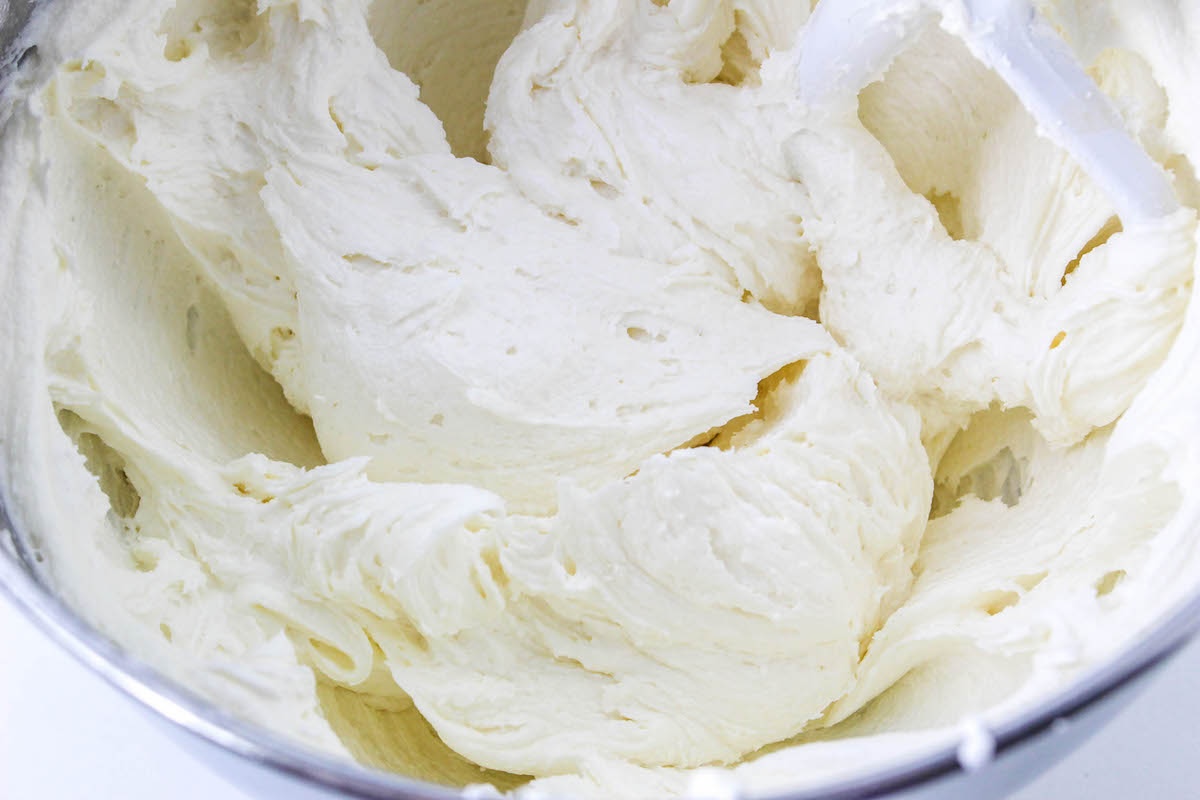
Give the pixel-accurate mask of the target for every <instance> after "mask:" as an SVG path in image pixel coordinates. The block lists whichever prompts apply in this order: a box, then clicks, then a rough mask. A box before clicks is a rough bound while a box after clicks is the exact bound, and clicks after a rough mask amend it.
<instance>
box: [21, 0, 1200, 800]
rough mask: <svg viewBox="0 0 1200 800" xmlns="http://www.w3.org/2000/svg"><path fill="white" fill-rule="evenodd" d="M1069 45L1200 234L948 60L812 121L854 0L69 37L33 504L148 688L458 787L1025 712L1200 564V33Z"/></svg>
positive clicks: (731, 758) (1151, 16) (26, 268)
mask: <svg viewBox="0 0 1200 800" xmlns="http://www.w3.org/2000/svg"><path fill="white" fill-rule="evenodd" d="M1042 5H1043V6H1044V8H1043V9H1042V11H1043V13H1044V14H1045V15H1046V16H1047V18H1048V19H1050V20H1051V21H1052V22H1053V23H1054V24H1056V25H1058V26H1059V27H1060V28H1061V30H1062V31H1063V33H1064V35H1065V36H1066V38H1067V39H1068V41H1069V42H1070V43H1071V44H1072V46H1073V47H1075V48H1076V52H1077V54H1078V55H1079V57H1080V58H1081V60H1083V61H1084V62H1085V63H1086V64H1087V65H1088V66H1089V67H1090V68H1091V69H1092V71H1093V73H1094V74H1095V75H1096V76H1097V78H1098V80H1099V82H1100V84H1101V85H1102V87H1103V88H1104V89H1105V90H1106V91H1107V92H1109V93H1110V94H1111V95H1112V96H1113V97H1114V99H1115V100H1116V102H1117V105H1118V107H1119V108H1120V109H1121V111H1122V113H1123V115H1124V116H1125V118H1126V120H1127V122H1128V124H1129V127H1130V129H1131V130H1132V131H1134V132H1135V133H1136V135H1137V136H1138V137H1139V139H1140V141H1141V142H1142V143H1143V145H1144V146H1145V147H1146V149H1147V151H1148V152H1149V153H1150V154H1151V155H1152V156H1153V157H1154V158H1155V159H1156V160H1158V161H1159V163H1160V164H1162V165H1163V167H1164V169H1167V170H1168V171H1169V172H1170V173H1171V175H1172V177H1173V180H1174V182H1175V185H1176V188H1177V191H1178V193H1179V195H1180V198H1181V200H1182V201H1183V202H1184V206H1185V207H1184V208H1183V210H1181V211H1180V212H1178V213H1177V214H1175V215H1173V216H1171V217H1169V218H1167V219H1163V220H1159V221H1156V222H1153V223H1146V224H1143V225H1140V226H1136V227H1129V228H1122V227H1121V226H1120V223H1119V221H1117V220H1116V219H1114V218H1113V215H1112V211H1111V208H1110V207H1109V205H1108V202H1107V200H1106V199H1105V198H1104V196H1103V195H1102V194H1101V193H1100V192H1099V191H1098V190H1097V189H1096V188H1095V187H1094V186H1093V185H1092V184H1091V182H1090V181H1089V180H1088V179H1087V178H1086V177H1085V176H1084V175H1083V174H1082V173H1080V171H1079V170H1078V169H1077V168H1076V167H1075V166H1074V165H1073V162H1072V161H1071V160H1070V158H1069V157H1068V156H1067V155H1066V154H1064V153H1062V152H1060V151H1058V150H1057V149H1056V148H1055V147H1054V146H1053V145H1051V144H1049V143H1048V142H1047V141H1045V140H1043V139H1041V138H1039V137H1038V135H1037V131H1036V129H1035V126H1034V124H1033V122H1032V121H1031V120H1030V119H1029V118H1028V117H1027V115H1025V113H1024V111H1023V110H1022V109H1021V107H1020V105H1019V103H1018V102H1017V101H1016V99H1015V98H1014V97H1013V96H1012V95H1011V93H1010V92H1009V91H1008V89H1007V88H1006V87H1005V86H1004V85H1003V84H1002V83H1001V82H1000V81H999V80H998V79H997V78H995V76H993V75H991V74H990V73H988V72H987V71H986V70H985V69H983V68H982V67H980V66H979V65H978V64H976V63H975V62H974V61H973V60H972V58H971V56H970V55H969V54H968V53H967V51H966V50H965V48H964V47H963V46H962V45H961V44H959V43H958V42H956V41H955V40H954V39H953V38H952V37H950V36H949V35H948V34H946V33H944V32H941V31H939V30H931V31H929V32H927V33H926V34H924V35H923V36H922V37H921V38H920V40H919V41H916V42H914V43H913V46H912V48H911V50H910V51H909V52H907V53H905V54H904V55H903V56H902V57H901V58H900V59H899V60H898V61H897V63H896V64H894V65H893V66H892V68H891V69H890V70H889V71H888V73H887V75H886V76H885V77H883V78H882V80H880V81H879V82H877V83H875V84H873V85H872V86H871V87H869V88H868V89H867V90H866V91H865V92H864V93H863V96H862V97H861V98H860V103H859V108H858V113H857V115H856V116H849V117H842V116H831V115H828V114H826V115H818V116H813V115H812V114H811V113H810V111H811V110H810V109H805V108H803V107H801V106H800V105H799V104H798V103H797V102H796V101H795V100H794V92H793V90H792V86H791V80H792V78H791V74H792V72H791V65H792V64H793V63H794V60H795V57H796V53H797V48H798V47H802V46H803V44H802V42H803V39H802V34H803V29H804V25H805V23H806V21H807V19H808V15H809V7H808V5H807V4H805V3H791V2H787V3H785V2H774V0H671V2H669V3H667V2H661V3H660V2H651V0H536V1H535V2H532V3H529V4H522V3H519V2H507V0H506V1H505V2H495V3H483V2H477V1H476V0H427V1H426V2H408V0H394V1H393V0H374V2H367V0H270V1H268V0H260V2H251V1H250V0H186V1H185V0H179V2H172V0H105V2H102V3H95V2H87V3H85V2H64V3H61V4H58V5H56V6H54V8H53V9H52V14H53V16H50V17H47V20H46V21H45V22H46V23H47V24H44V25H43V26H42V27H43V29H44V30H46V31H48V33H47V34H46V35H45V36H44V37H43V38H42V39H41V40H39V42H38V50H37V53H36V55H33V56H30V57H28V58H27V59H25V61H24V64H23V66H22V67H21V70H20V71H19V72H18V73H17V74H16V75H15V76H14V78H13V81H12V83H11V84H10V85H9V86H8V88H7V89H6V90H5V94H4V101H3V103H4V105H3V107H2V114H3V116H0V120H2V125H3V128H2V134H0V226H2V227H3V229H4V230H6V231H12V232H14V235H13V236H11V237H8V238H7V239H6V240H5V242H4V244H3V250H0V267H2V271H0V275H2V276H3V281H4V288H5V289H6V290H7V295H8V296H9V297H10V298H12V299H13V302H11V303H10V304H9V306H8V307H7V310H6V311H5V313H4V315H0V322H2V324H3V329H2V330H0V346H2V347H3V358H2V360H0V364H2V365H3V375H4V378H5V381H6V385H7V386H9V387H13V388H12V389H11V391H9V392H8V393H7V394H6V395H5V396H4V397H3V400H2V404H0V410H2V411H3V414H0V425H2V427H0V443H2V445H3V458H2V459H0V470H2V473H0V474H2V476H3V484H4V488H5V492H6V496H5V501H6V504H7V506H8V507H9V508H10V509H11V510H12V514H13V516H14V519H16V520H17V521H18V522H19V523H20V525H21V527H22V528H23V529H24V530H26V531H27V532H28V533H29V534H30V536H31V540H32V545H33V547H34V548H35V549H36V550H37V552H38V554H39V555H40V556H41V557H42V558H43V559H44V569H45V570H46V572H47V577H48V579H49V580H51V581H53V583H54V585H55V586H56V587H58V588H59V590H60V591H61V592H62V594H63V595H64V596H65V597H66V598H67V599H68V600H69V601H70V602H72V603H73V604H74V605H75V606H76V607H77V608H78V609H80V611H81V613H83V614H84V615H85V616H87V618H88V619H90V620H91V621H93V622H94V623H95V624H97V625H98V626H100V627H102V628H103V629H104V630H105V631H107V632H109V633H110V634H111V635H112V636H114V637H115V638H117V639H118V640H119V641H120V642H122V643H123V644H124V645H125V646H127V647H129V648H131V649H133V650H135V651H136V652H138V653H139V654H141V655H142V656H143V657H145V658H147V659H148V660H151V661H152V662H153V663H155V664H156V665H158V666H160V667H161V668H162V669H164V670H167V671H169V672H170V673H171V674H173V675H174V676H176V677H177V678H179V679H180V680H182V681H184V682H185V683H187V684H188V685H190V686H191V687H193V688H195V689H196V690H198V691H200V692H202V693H203V694H204V695H206V696H208V697H210V698H213V699H215V700H216V701H217V702H219V703H222V704H224V705H226V706H228V707H230V708H233V709H235V710H236V711H237V712H238V713H240V714H243V715H244V716H246V717H248V718H250V719H252V720H254V721H257V722H261V723H263V724H266V725H269V726H272V727H274V728H276V729H278V730H280V731H283V732H286V733H287V734H288V735H291V736H293V737H296V738H299V739H300V740H302V741H304V742H306V743H308V744H310V745H313V746H316V747H319V748H322V749H324V750H326V751H331V752H335V753H341V754H343V755H350V756H353V757H355V758H357V759H359V760H360V761H362V762H364V763H367V764H370V765H374V766H381V767H385V768H389V769H394V770H398V771H401V772H405V773H407V774H411V775H414V776H418V777H422V778H427V779H430V780H433V781H437V782H442V783H447V784H450V785H455V786H464V785H467V784H473V783H482V784H489V785H491V786H492V787H494V788H496V789H497V790H509V789H515V790H517V791H529V792H536V791H538V790H545V791H550V792H564V793H567V794H571V793H574V794H580V795H589V794H593V795H597V796H623V797H638V796H643V795H662V794H680V793H685V792H686V791H687V790H688V786H689V781H691V780H693V778H695V776H697V775H698V776H700V778H699V779H703V778H704V776H705V775H708V773H704V772H700V773H695V772H694V771H693V770H694V768H699V767H711V766H713V765H717V766H721V767H728V768H730V769H732V770H733V772H732V773H731V776H729V777H730V779H731V780H733V781H735V782H739V783H742V784H744V785H745V786H747V787H748V788H750V789H755V790H764V791H765V790H768V789H785V788H794V787H796V786H798V785H800V784H804V783H812V782H819V781H820V780H822V779H824V778H827V777H829V776H831V775H836V774H842V773H844V772H845V771H848V770H853V769H856V768H861V767H862V765H863V764H864V763H869V764H871V765H880V764H883V763H885V762H888V761H890V760H894V759H897V758H901V757H903V756H904V755H905V754H907V753H911V752H913V751H914V750H916V749H920V748H923V747H928V746H930V744H931V743H935V742H938V741H941V738H943V737H946V736H952V735H953V730H954V728H953V726H954V725H955V724H956V723H957V722H958V721H959V720H961V719H962V718H963V717H964V716H965V715H971V714H984V713H987V714H1003V713H1007V712H1008V711H1011V710H1012V709H1013V708H1017V707H1019V706H1020V705H1021V704H1023V703H1027V702H1030V701H1031V700H1033V699H1036V698H1037V697H1038V696H1039V693H1041V692H1045V691H1049V690H1052V689H1053V688H1055V687H1057V686H1060V685H1061V684H1062V682H1063V681H1064V680H1066V679H1068V678H1069V677H1071V676H1073V675H1075V674H1077V673H1078V672H1079V671H1081V670H1083V669H1085V668H1086V667H1088V666H1090V665H1092V664H1094V663H1097V662H1098V661H1100V660H1102V659H1103V658H1106V657H1108V656H1109V655H1111V653H1112V652H1113V651H1114V650H1115V649H1116V648H1117V647H1119V646H1120V645H1121V644H1122V643H1123V642H1124V641H1126V640H1127V638H1128V637H1131V636H1133V635H1135V634H1136V633H1137V632H1139V631H1141V630H1143V629H1144V628H1145V626H1146V625H1147V624H1148V623H1149V622H1150V621H1151V620H1153V619H1154V618H1155V616H1156V615H1157V614H1158V613H1160V612H1161V611H1162V609H1163V608H1165V607H1166V606H1167V605H1168V604H1169V603H1170V602H1171V601H1172V600H1173V599H1175V598H1177V597H1179V596H1180V594H1181V593H1182V592H1184V591H1185V590H1186V589H1187V588H1188V587H1190V586H1193V585H1195V584H1196V583H1197V577H1196V572H1197V568H1198V567H1200V559H1198V558H1197V554H1196V552H1195V550H1196V548H1195V545H1194V542H1193V541H1192V539H1189V538H1188V537H1187V536H1186V535H1185V532H1186V530H1187V524H1188V523H1189V522H1190V521H1191V520H1193V519H1194V518H1195V516H1196V508H1195V503H1196V498H1194V497H1192V496H1191V495H1190V494H1189V493H1188V492H1187V491H1185V490H1184V487H1186V486H1187V485H1188V481H1189V480H1192V479H1193V478H1194V477H1195V476H1196V475H1197V474H1198V473H1197V468H1198V466H1200V453H1197V452H1194V449H1195V447H1196V444H1195V440H1196V437H1194V436H1188V435H1186V434H1188V433H1189V432H1191V431H1194V429H1195V423H1196V420H1195V411H1194V409H1195V408H1197V407H1200V405H1198V403H1200V380H1198V379H1197V378H1196V377H1194V374H1195V371H1194V370H1191V369H1189V368H1188V366H1189V365H1190V364H1191V363H1194V360H1195V355H1194V354H1195V352H1196V350H1197V348H1198V346H1200V340H1198V338H1197V337H1198V336H1200V331H1198V330H1197V328H1196V320H1195V319H1194V317H1195V315H1196V313H1197V312H1196V311H1195V309H1194V307H1193V306H1192V305H1190V304H1189V298H1190V294H1191V289H1192V282H1193V278H1194V271H1195V268H1196V248H1197V233H1196V222H1195V220H1196V211H1195V208H1196V204H1197V201H1198V200H1200V190H1198V187H1200V185H1198V184H1197V182H1196V169H1195V165H1196V164H1197V162H1198V160H1200V110H1198V108H1200V106H1198V105H1197V103H1196V102H1195V100H1194V98H1193V91H1192V87H1193V86H1194V85H1195V78H1196V77H1200V76H1198V75H1197V67H1196V61H1195V56H1194V55H1192V54H1193V53H1194V52H1195V50H1194V45H1195V43H1196V42H1197V41H1200V14H1197V13H1196V11H1195V10H1193V8H1192V6H1191V5H1190V4H1186V3H1176V2H1170V1H1169V0H1154V2H1147V3H1144V4H1140V5H1139V6H1138V8H1137V9H1132V8H1129V7H1128V5H1127V4H1124V5H1123V4H1118V3H1116V2H1115V0H1114V2H1111V3H1108V2H1103V1H1102V0H1095V2H1090V3H1089V2H1082V0H1080V2H1067V0H1059V1H1058V2H1046V3H1044V4H1042ZM1118 12H1119V13H1118ZM1151 43H1152V44H1151ZM485 99H486V104H485ZM1147 587H1153V591H1149V590H1148V588H1147ZM1114 631H1121V632H1123V633H1124V634H1125V635H1124V636H1114ZM530 777H532V778H534V779H535V780H534V782H533V784H532V785H531V786H532V788H525V789H522V788H518V787H521V785H522V784H524V783H526V782H528V780H529V778H530Z"/></svg>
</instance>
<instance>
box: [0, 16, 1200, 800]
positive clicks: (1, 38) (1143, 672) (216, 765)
mask: <svg viewBox="0 0 1200 800" xmlns="http://www.w3.org/2000/svg"><path fill="white" fill-rule="evenodd" d="M45 2H51V3H52V2H54V0H45ZM38 4H39V3H38V2H37V0H0V91H2V89H3V86H4V84H5V82H6V81H5V76H6V75H10V74H11V73H12V71H13V69H15V67H16V65H17V64H18V63H20V61H21V60H22V58H23V57H24V56H26V55H27V54H29V52H30V51H29V45H30V44H31V43H30V42H29V41H28V38H27V34H28V31H29V30H30V26H29V20H30V15H31V11H32V9H33V7H34V6H35V5H38ZM2 168H3V165H0V169H2ZM9 502H10V498H9V492H8V487H7V486H3V485H0V594H4V595H7V596H8V598H9V600H11V601H12V602H14V603H15V604H16V606H17V607H18V608H19V609H20V610H21V611H23V612H24V614H25V615H26V616H27V617H28V618H29V619H30V620H31V621H33V622H34V623H35V624H36V625H37V626H38V627H39V628H40V629H41V630H42V631H44V632H45V633H46V634H47V635H48V636H49V637H50V638H52V639H54V640H55V641H57V642H58V643H59V644H60V645H61V646H62V647H63V648H64V649H65V650H66V651H68V652H69V653H71V655H73V656H74V657H75V658H76V659H78V660H79V661H80V662H82V663H83V664H84V665H85V666H87V667H88V668H89V669H91V670H92V671H93V672H95V673H97V674H98V675H100V676H101V677H103V678H104V679H105V680H107V681H108V682H109V683H111V684H112V685H113V686H115V687H116V688H117V689H119V690H120V691H121V692H123V693H124V694H126V695H127V696H128V697H129V698H130V700H131V701H133V702H135V703H138V704H140V705H141V706H142V707H144V709H145V710H146V711H147V712H148V713H150V714H151V715H152V716H154V717H155V718H156V719H157V721H158V722H159V723H161V728H162V730H163V732H164V735H167V736H170V737H172V738H174V739H176V740H177V741H178V743H179V744H180V746H181V747H184V748H186V749H187V750H189V751H190V752H191V753H192V754H193V755H194V756H196V757H197V758H198V759H200V760H201V761H203V762H204V763H206V764H207V765H208V766H209V767H211V768H212V769H214V770H217V771H218V772H220V773H221V774H222V775H224V776H225V777H226V778H228V779H230V780H232V781H234V782H235V783H237V784H238V785H240V786H242V787H244V788H245V789H247V791H249V792H250V793H251V794H252V795H253V796H255V797H262V798H264V799H266V798H272V799H273V798H288V800H332V799H333V798H342V799H343V800H344V798H372V799H374V798H379V799H382V798H389V799H390V800H451V799H452V798H460V797H461V796H462V795H461V793H460V792H459V791H458V790H456V789H450V788H446V787H441V786H436V785H434V784H430V783H424V782H420V781H416V780H412V779H409V778H405V777H402V776H399V775H394V774H390V773H385V772H381V771H378V770H373V769H370V768H367V767H363V766H359V765H357V764H354V763H351V762H348V761H344V760H341V759H337V758H333V757H330V756H328V755H324V754H322V753H318V752H315V751H312V750H309V749H306V748H304V747H302V746H300V745H297V744H296V743H294V742H292V741H289V740H287V739H285V738H283V737H281V736H279V735H278V734H276V733H273V732H271V731H269V730H267V729H265V728H262V727H259V726H256V725H253V724H250V723H247V722H245V721H243V720H240V719H238V718H237V717H234V716H233V715H231V714H229V713H227V712H225V711H223V710H222V709H220V708H217V707H216V706H214V705H213V704H211V703H209V702H207V701H206V700H203V699H201V698H200V697H198V696H197V695H195V694H194V693H192V692H190V691H188V689H186V688H185V687H183V686H181V685H179V684H177V683H175V682H173V681H171V680H170V679H168V678H166V677H164V676H163V675H162V674H160V673H158V672H156V671H155V670H153V669H151V668H150V667H149V666H147V665H146V664H145V663H143V662H142V661H140V660H139V659H138V658H137V657H136V656H135V655H133V654H131V653H129V652H126V651H124V650H122V649H121V648H120V647H119V646H118V645H116V644H115V643H114V642H113V641H111V640H110V639H108V638H107V637H106V636H104V635H103V634H102V633H100V632H98V631H97V630H95V629H94V628H92V627H90V626H89V625H88V624H87V623H86V622H84V621H83V620H82V618H81V617H80V616H79V615H77V614H76V613H75V612H74V611H73V610H72V609H71V608H69V607H68V606H67V605H66V604H65V603H63V602H62V601H61V600H60V599H59V598H58V597H57V596H56V594H55V592H54V589H53V587H51V586H50V585H48V583H47V582H46V580H45V579H44V578H43V577H41V570H40V569H39V566H38V564H37V562H36V559H35V558H34V557H33V555H32V550H31V549H30V548H29V547H27V546H26V544H25V543H26V542H27V541H29V539H28V537H27V535H26V534H30V533H35V532H32V531H18V530H15V529H14V526H13V525H12V524H11V522H10V521H9V518H8V515H7V514H6V513H5V504H7V503H9ZM1197 535H1200V521H1197ZM1198 628H1200V591H1197V593H1196V595H1195V596H1194V597H1193V598H1192V599H1191V600H1190V601H1188V602H1186V603H1184V604H1182V605H1181V606H1179V607H1178V608H1177V609H1176V610H1175V611H1174V612H1172V613H1171V614H1169V615H1167V616H1166V617H1165V618H1164V619H1163V620H1162V621H1161V622H1160V623H1159V625H1158V626H1157V627H1156V628H1154V629H1153V630H1152V631H1150V632H1149V634H1148V635H1147V636H1146V637H1144V638H1143V639H1141V640H1140V641H1139V642H1138V643H1137V644H1136V645H1135V646H1133V647H1131V648H1129V649H1128V650H1127V651H1126V652H1125V653H1124V654H1123V655H1122V656H1121V657H1119V658H1117V659H1116V660H1114V661H1112V662H1110V663H1108V664H1105V665H1103V666H1102V667H1101V668H1098V669H1096V670H1094V671H1092V672H1091V673H1089V674H1087V675H1085V676H1083V677H1082V678H1080V679H1079V680H1077V681H1075V682H1074V683H1073V684H1071V685H1069V686H1067V687H1065V688H1064V689H1063V690H1062V691H1060V692H1059V693H1058V694H1057V695H1055V696H1054V697H1053V698H1052V699H1051V700H1049V701H1048V702H1046V703H1044V704H1042V705H1041V706H1039V707H1036V708H1032V709H1029V710H1028V711H1027V712H1026V713H1025V714H1023V715H1021V716H1020V717H1017V718H1015V719H1012V720H1010V721H1008V722H1006V723H1003V724H1000V725H997V726H996V727H995V728H993V729H991V730H990V731H989V733H990V734H991V736H992V737H993V739H994V742H995V758H993V759H992V760H991V761H989V762H987V763H986V764H983V765H982V766H976V767H975V768H974V769H966V768H964V767H963V765H962V764H961V763H960V759H959V753H958V748H957V747H956V746H954V745H953V744H951V745H947V746H946V747H944V748H942V749H940V750H936V751H933V752H929V753H926V754H925V755H923V756H920V757H917V758H913V759H911V760H909V761H907V762H905V763H903V764H900V765H898V766H897V765H893V766H887V767H879V766H872V765H870V764H864V766H863V769H862V771H861V772H860V774H858V775H855V776H854V777H852V778H849V779H845V780H841V781H838V782H836V783H831V784H828V785H826V786H822V787H818V788H812V789H806V790H803V791H796V792H791V793H788V794H783V795H778V796H776V797H775V798H774V800H816V798H826V799H827V800H840V799H843V798H844V799H849V798H880V797H888V798H898V799H899V798H904V800H934V799H935V798H939V799H941V798H962V797H969V798H972V800H989V798H1002V797H1005V796H1007V795H1009V794H1010V793H1012V792H1013V791H1015V790H1016V789H1018V788H1019V787H1020V786H1022V785H1024V784H1025V783H1027V782H1028V781H1029V780H1031V779H1032V778H1033V777H1035V776H1036V775H1038V774H1039V773H1040V772H1042V771H1043V770H1045V769H1046V768H1047V767H1049V766H1050V765H1052V764H1054V763H1055V762H1056V761H1058V760H1059V759H1061V758H1062V757H1063V756H1065V755H1066V754H1067V753H1069V752H1070V751H1071V750H1073V749H1075V747H1077V746H1078V745H1079V744H1080V743H1082V742H1083V741H1084V740H1086V739H1087V738H1088V736H1089V735H1090V734H1092V733H1094V732H1095V731H1097V730H1098V729H1099V728H1100V727H1101V726H1102V725H1103V724H1104V723H1106V722H1107V721H1108V720H1109V719H1111V718H1112V716H1113V715H1114V714H1115V713H1116V712H1117V711H1118V710H1119V709H1120V708H1121V707H1122V706H1123V705H1124V704H1126V703H1128V702H1129V701H1130V700H1131V699H1133V698H1134V697H1135V696H1136V694H1137V692H1138V689H1139V688H1140V687H1141V686H1143V685H1144V684H1145V683H1146V681H1147V679H1148V678H1149V677H1150V676H1152V674H1153V672H1154V669H1155V667H1157V666H1158V665H1159V664H1161V663H1162V662H1163V661H1164V660H1165V659H1167V658H1168V657H1170V656H1171V655H1173V654H1174V653H1175V652H1176V651H1177V650H1178V649H1179V648H1180V647H1181V646H1182V645H1183V644H1184V643H1185V642H1186V641H1187V640H1188V639H1189V638H1190V637H1191V636H1192V634H1193V633H1194V632H1195V631H1196V630H1197V629H1198ZM764 800H765V799H764Z"/></svg>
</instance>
